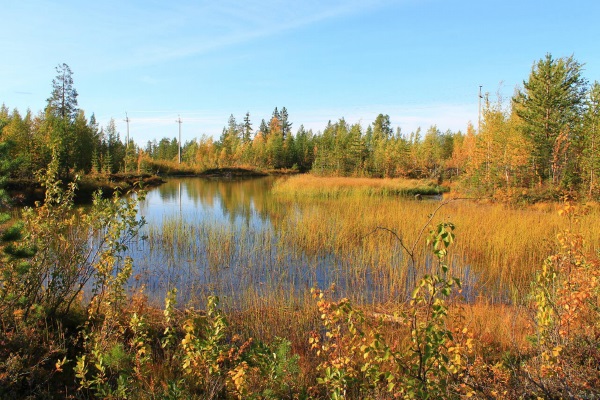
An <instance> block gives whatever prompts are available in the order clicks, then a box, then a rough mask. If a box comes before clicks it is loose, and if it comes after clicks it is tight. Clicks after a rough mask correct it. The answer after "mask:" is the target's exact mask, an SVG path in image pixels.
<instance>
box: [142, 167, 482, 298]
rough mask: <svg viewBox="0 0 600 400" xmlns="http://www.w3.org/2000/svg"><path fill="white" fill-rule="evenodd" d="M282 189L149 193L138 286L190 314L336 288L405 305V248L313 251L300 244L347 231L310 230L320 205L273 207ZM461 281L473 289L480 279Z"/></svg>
mask: <svg viewBox="0 0 600 400" xmlns="http://www.w3.org/2000/svg"><path fill="white" fill-rule="evenodd" d="M276 179H277V178H273V177H268V178H256V179H249V180H241V181H219V180H205V179H200V178H184V179H174V180H171V181H169V182H167V183H166V184H164V185H163V186H161V187H158V188H155V189H153V190H151V191H150V192H149V193H148V195H147V197H146V199H145V200H144V201H143V202H141V204H140V214H141V215H142V216H144V217H145V219H146V220H147V222H148V224H147V225H146V226H145V228H144V232H143V234H144V235H145V236H146V237H147V239H146V240H143V241H140V242H139V243H138V246H137V247H135V248H132V249H131V250H130V255H132V256H133V257H134V266H135V274H136V276H137V278H138V282H142V283H143V284H144V285H145V286H146V288H147V290H148V292H149V294H150V296H151V297H152V298H154V299H155V300H157V301H160V300H161V299H163V298H164V295H165V293H166V291H167V290H169V289H170V288H172V287H177V288H178V289H179V301H180V303H187V304H190V303H191V304H193V305H202V304H204V302H205V298H206V296H208V295H211V294H217V295H219V296H221V297H225V298H227V299H228V300H229V301H228V303H229V304H230V305H233V306H238V305H239V304H242V303H243V302H244V299H246V300H247V297H245V296H247V294H248V293H249V292H251V293H253V295H257V296H261V297H262V296H269V295H272V294H273V293H278V294H280V296H285V297H286V298H294V297H295V296H298V297H300V296H303V295H306V294H307V293H308V289H310V288H311V287H319V288H327V287H329V286H330V285H332V284H335V285H336V286H337V287H338V288H339V290H338V293H339V295H340V296H347V297H350V298H352V299H353V300H355V301H363V302H386V301H390V300H394V299H401V298H402V299H405V298H406V295H407V293H410V292H411V290H412V286H413V285H414V279H413V273H411V272H410V271H408V270H406V269H402V268H401V266H403V265H405V260H404V259H403V251H402V249H401V248H400V246H399V244H398V243H395V245H394V246H395V247H394V246H392V247H391V248H386V250H383V249H382V250H381V251H380V250H378V249H377V247H375V248H374V249H371V251H370V252H367V251H365V249H366V248H365V247H364V246H365V244H364V243H362V244H361V240H362V239H360V238H358V237H357V238H355V239H354V241H355V245H354V246H352V247H348V248H345V249H341V250H340V249H334V248H332V247H330V246H329V245H328V244H326V243H324V242H325V241H326V238H323V239H322V240H321V241H320V242H318V243H315V242H312V243H313V245H315V246H313V247H310V246H307V245H306V243H302V242H303V241H304V238H305V237H307V236H311V235H310V234H309V233H308V231H306V229H309V230H310V232H314V231H315V230H321V229H323V228H326V226H329V225H332V226H334V227H333V228H331V229H333V230H332V231H331V232H329V233H327V232H325V233H323V234H324V235H330V236H331V235H333V236H335V235H337V234H339V233H340V232H339V229H341V228H339V227H335V224H320V223H319V222H317V224H319V225H318V226H314V227H311V228H307V226H306V221H305V219H304V217H305V215H307V214H308V213H311V212H315V211H316V210H318V207H322V204H318V203H317V202H304V203H302V205H300V204H298V203H295V202H293V201H280V200H278V199H275V198H274V197H273V196H272V194H271V188H272V186H273V184H274V183H275V181H276ZM321 211H322V210H321ZM346 211H347V212H348V213H349V214H350V215H352V213H353V211H352V210H346ZM321 214H323V213H322V212H319V213H318V215H321ZM323 215H327V214H323ZM356 217H357V216H356V215H353V216H352V218H354V219H352V218H351V219H350V220H353V221H356ZM302 232H304V234H303V233H302ZM292 233H293V234H292ZM373 240H375V241H376V238H375V239H373ZM375 246H376V243H375ZM427 264H430V262H427ZM461 265H463V264H462V263H461ZM456 267H457V268H458V267H459V266H458V265H457V266H456ZM465 271H466V274H469V273H470V272H469V271H468V269H467V270H465ZM460 277H461V279H462V281H463V282H464V283H466V284H467V285H468V282H469V280H471V281H473V279H474V278H473V277H472V276H462V275H461V276H460ZM473 282H474V281H473Z"/></svg>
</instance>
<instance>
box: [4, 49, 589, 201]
mask: <svg viewBox="0 0 600 400" xmlns="http://www.w3.org/2000/svg"><path fill="white" fill-rule="evenodd" d="M56 72H57V75H56V78H55V79H54V80H53V82H52V92H51V94H50V97H49V98H48V100H47V106H46V108H45V109H44V110H42V111H40V112H39V113H37V114H35V115H34V114H32V112H31V111H30V110H27V111H26V113H25V115H22V114H21V113H20V112H19V111H18V110H17V109H13V110H12V111H11V110H10V109H9V108H8V107H7V106H6V105H4V104H3V105H2V106H1V107H0V141H1V142H4V143H5V147H6V149H5V151H4V152H3V153H4V154H6V156H7V157H8V159H10V160H12V162H11V165H10V168H8V175H9V177H10V178H12V179H33V177H34V175H35V173H36V171H39V170H43V169H45V168H46V167H47V165H48V163H49V162H50V160H51V158H52V155H53V154H54V155H55V156H56V157H57V158H58V160H59V167H60V168H59V171H60V175H61V177H63V178H68V177H70V176H72V175H73V174H75V173H83V174H109V173H115V172H128V171H129V172H134V171H135V172H156V171H159V172H160V171H162V170H161V168H159V167H157V165H159V164H160V163H161V162H167V163H169V162H171V163H175V162H176V161H177V160H178V157H179V151H180V150H181V159H182V163H183V165H184V166H186V167H187V168H191V169H192V170H194V171H197V172H201V171H202V170H206V169H210V168H224V167H240V166H245V167H251V168H258V169H267V170H272V169H293V170H296V171H299V172H309V171H310V172H312V173H314V174H318V175H324V176H359V177H386V178H391V177H405V178H432V179H438V180H440V181H442V180H444V181H453V182H457V183H459V184H460V185H461V186H462V188H463V189H464V190H469V191H475V192H478V193H480V194H488V195H490V194H497V193H503V195H506V194H508V195H510V194H511V193H518V192H519V189H532V188H545V189H550V190H552V191H555V192H558V191H569V192H572V193H580V194H582V195H585V196H586V197H590V198H598V196H599V195H600V190H599V185H598V175H599V174H600V160H599V157H598V155H597V153H598V151H597V147H598V139H599V130H600V128H599V125H600V124H599V118H600V85H599V84H598V82H597V81H595V82H594V83H593V84H589V82H588V81H587V79H586V78H585V77H584V76H583V75H582V73H583V66H582V64H581V63H580V62H578V61H577V60H575V59H574V57H573V56H570V57H562V58H554V57H553V56H552V55H550V54H547V55H545V56H544V57H543V58H541V59H540V60H539V61H537V62H535V63H534V64H533V66H532V69H531V71H530V72H529V76H528V77H527V79H526V80H524V81H523V86H522V87H521V88H517V90H516V92H515V95H514V96H513V98H512V99H511V101H509V102H504V101H502V100H501V99H498V100H494V99H491V98H490V96H489V94H486V95H485V96H484V101H483V103H484V104H483V108H482V113H481V123H480V124H479V127H478V129H476V128H475V127H474V126H473V125H472V124H471V123H469V124H468V125H467V126H466V127H465V131H464V132H463V131H458V132H453V131H449V130H448V131H441V130H440V129H439V128H438V127H437V126H436V125H433V126H430V127H428V128H427V129H426V130H425V131H422V130H421V129H420V128H419V129H417V130H415V131H413V132H410V133H405V132H402V131H401V128H400V127H396V128H394V127H392V126H391V123H390V116H389V115H384V114H379V115H378V116H377V118H376V119H375V120H374V121H373V122H372V123H370V124H369V125H367V126H366V127H365V126H363V125H361V124H360V123H354V124H350V123H348V122H347V121H346V120H345V119H344V118H339V119H338V120H337V121H334V122H332V121H330V122H329V123H328V124H327V125H326V126H325V127H323V129H322V130H320V131H318V132H313V131H312V130H306V129H305V128H304V126H303V125H302V124H296V126H297V129H296V131H295V132H294V131H293V129H292V128H293V126H294V124H293V123H292V122H291V118H290V115H289V114H288V110H287V109H286V107H282V108H281V109H279V108H277V107H276V108H275V109H274V111H273V113H272V116H271V118H270V119H269V120H268V121H265V120H264V119H263V120H261V121H260V123H259V124H258V126H257V127H256V128H255V124H254V123H253V122H252V120H251V116H250V114H249V113H246V114H245V115H244V117H243V119H242V120H241V121H238V119H236V117H235V116H234V115H231V116H230V118H229V120H228V121H227V125H226V126H225V127H224V128H223V131H222V133H221V136H220V137H219V138H218V139H214V138H212V137H208V136H203V137H201V138H198V139H194V140H190V141H187V142H185V143H179V142H178V140H177V138H167V137H165V138H162V139H158V140H151V141H148V142H147V144H146V145H145V146H144V147H141V146H138V145H137V144H136V143H135V142H133V141H129V143H127V142H126V141H124V140H122V139H121V137H120V134H119V132H117V129H116V125H115V122H114V120H111V121H110V122H109V123H108V124H107V126H105V127H100V126H99V125H98V123H97V122H96V118H95V116H94V114H92V115H91V116H90V117H89V118H88V117H87V116H86V114H85V112H84V111H83V110H81V109H79V108H78V105H77V95H78V93H77V91H76V89H75V87H74V80H73V73H72V71H71V69H70V68H69V66H68V65H66V64H61V65H59V66H58V67H57V68H56ZM157 163H158V164H157Z"/></svg>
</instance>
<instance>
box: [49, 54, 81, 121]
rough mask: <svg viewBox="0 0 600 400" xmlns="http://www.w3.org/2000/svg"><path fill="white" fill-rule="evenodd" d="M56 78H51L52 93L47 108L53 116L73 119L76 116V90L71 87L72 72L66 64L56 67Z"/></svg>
mask: <svg viewBox="0 0 600 400" xmlns="http://www.w3.org/2000/svg"><path fill="white" fill-rule="evenodd" d="M56 73H57V75H56V78H54V79H53V80H52V94H51V95H50V97H49V98H48V100H47V102H48V108H50V109H51V110H52V112H53V113H54V115H55V116H57V117H59V118H62V119H67V120H69V121H73V120H74V119H75V117H76V116H77V111H78V108H77V90H75V88H74V87H73V72H71V68H69V66H68V65H67V64H64V63H63V64H60V65H59V66H58V67H56Z"/></svg>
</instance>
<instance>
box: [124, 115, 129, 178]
mask: <svg viewBox="0 0 600 400" xmlns="http://www.w3.org/2000/svg"><path fill="white" fill-rule="evenodd" d="M123 121H125V122H127V143H125V166H124V168H123V170H124V171H125V173H127V155H128V154H127V153H128V152H129V121H130V119H129V117H128V116H127V111H125V119H124V120H123Z"/></svg>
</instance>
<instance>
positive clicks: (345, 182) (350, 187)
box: [273, 174, 449, 199]
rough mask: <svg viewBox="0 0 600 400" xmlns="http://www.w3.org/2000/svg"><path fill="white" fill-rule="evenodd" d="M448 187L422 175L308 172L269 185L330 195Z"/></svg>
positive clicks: (281, 192) (278, 191) (280, 191)
mask: <svg viewBox="0 0 600 400" xmlns="http://www.w3.org/2000/svg"><path fill="white" fill-rule="evenodd" d="M448 191H449V188H448V187H446V186H441V185H438V184H437V183H436V182H435V181H433V180H426V179H419V180H413V179H401V178H395V179H387V178H386V179H379V178H346V177H321V176H316V175H312V174H302V175H295V176H292V177H289V178H288V179H282V180H279V181H278V182H277V183H276V184H275V186H274V188H273V193H274V194H275V195H276V196H294V197H311V198H333V199H338V198H342V197H347V196H367V197H380V196H404V197H410V196H415V195H422V196H433V195H440V194H442V193H445V192H448Z"/></svg>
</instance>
